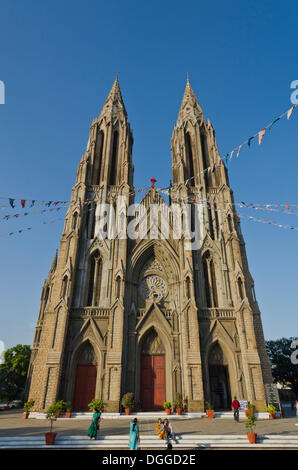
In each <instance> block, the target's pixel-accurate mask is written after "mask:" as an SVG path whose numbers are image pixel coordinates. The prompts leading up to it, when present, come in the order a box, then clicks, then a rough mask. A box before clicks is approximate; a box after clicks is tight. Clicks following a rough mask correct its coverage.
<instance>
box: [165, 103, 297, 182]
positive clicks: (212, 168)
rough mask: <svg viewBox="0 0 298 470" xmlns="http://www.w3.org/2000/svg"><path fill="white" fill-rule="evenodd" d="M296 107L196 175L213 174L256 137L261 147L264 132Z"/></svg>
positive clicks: (249, 144) (294, 106)
mask: <svg viewBox="0 0 298 470" xmlns="http://www.w3.org/2000/svg"><path fill="white" fill-rule="evenodd" d="M297 106H298V105H297V104H294V105H293V106H291V108H290V109H288V110H287V111H285V112H284V113H282V114H281V115H280V116H278V117H277V118H275V119H274V120H273V121H271V122H270V124H268V125H267V126H264V127H263V128H262V129H261V130H259V131H258V132H256V133H255V134H254V135H252V136H251V137H249V138H248V139H246V140H245V141H244V142H242V144H240V145H237V147H234V148H233V150H231V151H230V152H228V153H227V154H226V155H225V156H224V157H221V156H219V159H218V162H217V163H216V162H214V164H213V166H209V167H207V168H204V169H203V170H202V171H200V172H199V173H198V174H204V175H205V174H206V173H214V172H215V170H216V167H217V166H220V165H222V164H223V162H224V161H225V162H226V164H227V163H228V161H231V160H232V157H233V155H234V154H236V158H238V157H239V154H240V151H241V149H242V147H244V146H245V145H246V144H247V145H248V147H250V146H251V143H252V141H253V140H254V139H255V138H256V137H258V143H259V145H261V143H262V140H263V137H264V135H265V132H266V131H267V130H269V131H270V130H271V128H272V127H273V126H274V125H275V124H276V123H277V122H278V121H280V120H281V119H282V118H283V117H284V116H287V119H288V120H289V119H290V117H291V115H292V112H293V110H294V109H295V108H296V107H297ZM198 174H197V175H194V176H192V177H191V178H188V179H186V180H185V181H184V182H183V183H184V184H187V183H188V182H189V181H191V180H193V179H195V178H196V177H197V176H198ZM162 189H163V190H168V191H174V190H175V186H167V187H165V188H162Z"/></svg>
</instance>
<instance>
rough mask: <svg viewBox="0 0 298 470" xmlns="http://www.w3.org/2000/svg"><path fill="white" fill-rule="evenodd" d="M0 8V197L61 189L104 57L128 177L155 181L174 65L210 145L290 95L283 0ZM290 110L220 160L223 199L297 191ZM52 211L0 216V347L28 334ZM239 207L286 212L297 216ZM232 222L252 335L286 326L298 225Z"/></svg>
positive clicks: (166, 174) (72, 168)
mask: <svg viewBox="0 0 298 470" xmlns="http://www.w3.org/2000/svg"><path fill="white" fill-rule="evenodd" d="M0 11H1V16H0V51H1V53H0V80H2V81H3V82H4V83H5V86H6V104H5V105H0V183H1V184H0V187H1V191H0V193H1V194H0V196H1V197H15V198H22V199H39V200H68V199H69V198H70V193H71V188H72V186H73V184H74V181H75V175H76V168H77V165H78V163H79V160H80V158H81V155H82V152H84V150H85V147H86V143H87V139H88V132H89V125H90V124H91V121H92V119H93V118H94V117H95V116H97V115H98V114H99V112H100V109H101V106H102V104H103V103H104V101H105V98H106V96H107V94H108V92H109V90H110V88H111V86H112V83H113V81H114V78H115V72H116V71H120V74H119V81H120V87H121V91H122V95H123V98H124V102H125V105H126V109H127V112H128V117H129V121H130V123H131V126H132V129H133V134H134V149H133V160H134V164H135V187H136V188H141V187H144V186H148V184H150V183H149V179H150V178H151V177H152V176H154V177H155V178H156V179H157V186H159V187H164V186H167V185H168V183H169V180H170V178H171V154H170V138H171V134H172V130H173V126H174V123H175V121H176V119H177V113H178V109H179V106H180V103H181V99H182V96H183V92H184V87H185V81H186V73H187V72H189V74H190V82H191V84H192V87H193V89H194V91H195V93H196V95H197V97H198V100H199V102H200V104H201V106H202V108H203V110H204V113H205V116H206V118H209V119H210V120H211V121H212V124H213V126H214V128H215V131H216V138H217V144H218V147H219V150H220V153H221V154H223V155H225V154H226V153H227V152H228V151H230V150H231V149H232V148H233V147H235V146H236V145H238V144H240V143H242V142H243V141H244V140H246V139H247V138H248V137H250V136H251V135H252V134H254V133H255V132H257V131H258V130H260V129H262V128H263V127H264V125H265V124H268V123H269V122H270V121H272V120H273V119H274V118H275V117H276V116H278V115H279V114H281V113H282V112H284V111H286V110H287V109H288V108H289V107H290V106H291V102H290V95H291V91H292V90H291V89H290V83H291V82H292V81H293V80H296V79H298V70H297V52H298V50H297V49H298V44H297V15H298V5H297V2H295V1H285V2H283V3H281V2H278V1H271V2H267V1H262V2H259V1H242V2H239V1H227V2H222V1H213V2H203V1H198V0H196V1H192V0H190V1H188V2H187V3H183V2H180V1H176V0H171V1H168V0H166V1H163V2H160V1H159V2H157V1H155V0H153V1H151V2H150V3H149V2H148V3H147V4H145V3H144V2H139V1H129V0H128V1H127V2H120V1H114V2H103V1H99V0H97V1H95V0H89V1H88V2H84V3H83V2H78V1H74V0H72V1H68V0H67V1H63V2H61V1H59V2H58V1H56V0H52V1H51V2H50V1H44V2H36V1H32V0H27V1H26V2H23V1H20V0H14V1H13V2H9V1H0ZM295 113H296V114H295ZM297 113H298V111H297V110H294V112H293V115H292V117H291V119H290V120H289V121H287V120H286V119H283V120H282V121H281V122H279V123H278V124H277V125H276V127H275V128H273V129H272V130H271V132H270V135H269V134H268V135H266V134H265V136H264V139H263V143H262V146H261V147H259V146H258V145H257V143H256V142H255V143H253V144H252V146H251V148H250V149H248V148H246V149H243V151H242V152H241V153H240V157H239V158H238V159H237V160H235V159H233V161H232V162H231V163H230V164H229V177H230V184H231V187H232V189H233V190H234V195H235V199H236V201H237V202H239V201H247V202H255V203H272V202H274V203H277V204H278V203H295V202H296V203H297V205H298V194H297V170H298V163H297V153H298V152H297V150H298V143H297V126H298V114H297ZM3 201H4V202H5V203H7V201H5V200H0V204H2V202H3ZM60 212H61V213H62V214H61V213H58V215H57V214H56V215H51V216H50V215H49V214H47V215H44V216H40V215H31V216H27V217H22V218H21V217H20V218H19V219H17V220H16V221H14V222H12V221H7V222H6V221H0V233H1V234H2V235H3V238H1V239H0V260H1V270H0V285H1V296H0V319H1V328H0V340H2V341H4V343H5V345H6V347H11V346H13V345H15V344H17V343H23V344H32V340H33V335H34V327H35V323H36V320H37V316H38V311H39V302H40V294H41V288H42V284H43V281H44V279H45V278H46V277H47V273H48V270H49V268H50V265H51V263H52V259H53V256H54V253H55V250H56V248H57V247H58V246H59V240H60V236H61V233H62V228H63V220H62V219H63V215H64V213H65V211H60ZM248 213H249V215H253V216H255V217H260V218H267V219H271V220H276V221H280V222H281V223H283V224H289V225H291V224H292V225H296V226H298V217H297V216H292V217H290V216H288V215H283V214H279V213H274V215H272V214H270V213H269V214H267V213H264V214H262V213H260V211H258V212H257V211H253V210H251V211H249V212H246V214H248ZM2 214H3V215H5V214H6V212H5V210H1V209H0V215H2ZM59 218H60V219H61V220H56V219H59ZM51 219H55V220H56V221H55V223H53V224H46V225H43V224H42V222H43V221H49V220H51ZM28 226H32V227H33V228H32V230H30V231H26V232H25V233H23V232H22V233H21V234H17V235H13V236H11V237H8V236H7V234H8V233H9V232H10V231H13V230H15V229H22V228H24V227H28ZM242 231H243V234H244V237H245V242H246V249H247V254H248V262H249V266H250V270H251V273H252V275H253V277H254V279H255V289H256V295H257V299H258V302H259V306H260V309H261V313H262V319H263V327H264V333H265V337H266V339H275V338H279V337H281V336H297V332H298V322H297V304H298V294H297V292H298V289H297V285H298V273H297V242H298V232H297V231H290V230H285V229H281V228H276V227H273V226H270V225H265V224H262V223H254V222H251V221H248V220H245V219H243V220H242Z"/></svg>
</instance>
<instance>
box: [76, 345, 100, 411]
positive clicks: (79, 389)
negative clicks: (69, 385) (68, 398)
mask: <svg viewBox="0 0 298 470" xmlns="http://www.w3.org/2000/svg"><path fill="white" fill-rule="evenodd" d="M97 365H98V360H97V356H96V352H95V349H94V347H93V345H92V344H91V342H90V341H89V339H87V340H86V341H84V342H83V343H82V344H81V345H80V347H79V349H78V351H77V353H76V368H75V381H74V393H73V400H72V402H73V408H74V410H75V411H86V410H88V404H89V403H90V402H91V400H92V399H93V398H95V396H96V382H97V375H98V372H97V371H98V367H97Z"/></svg>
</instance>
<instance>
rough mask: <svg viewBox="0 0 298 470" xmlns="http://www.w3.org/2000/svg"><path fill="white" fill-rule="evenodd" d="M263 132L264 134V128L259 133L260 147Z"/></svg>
mask: <svg viewBox="0 0 298 470" xmlns="http://www.w3.org/2000/svg"><path fill="white" fill-rule="evenodd" d="M265 132H266V128H265V129H263V130H262V131H260V132H259V145H261V143H262V140H263V137H264V134H265Z"/></svg>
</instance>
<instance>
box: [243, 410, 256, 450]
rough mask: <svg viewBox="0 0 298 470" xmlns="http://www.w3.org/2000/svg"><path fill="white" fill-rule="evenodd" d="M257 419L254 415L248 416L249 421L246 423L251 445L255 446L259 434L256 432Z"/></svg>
mask: <svg viewBox="0 0 298 470" xmlns="http://www.w3.org/2000/svg"><path fill="white" fill-rule="evenodd" d="M256 420H257V418H256V417H255V416H253V415H251V416H248V417H247V420H246V421H245V427H246V428H247V429H248V430H249V432H247V433H246V435H247V437H248V440H249V442H250V444H255V443H256V439H257V434H256V433H255V432H254V427H255V426H256Z"/></svg>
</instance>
